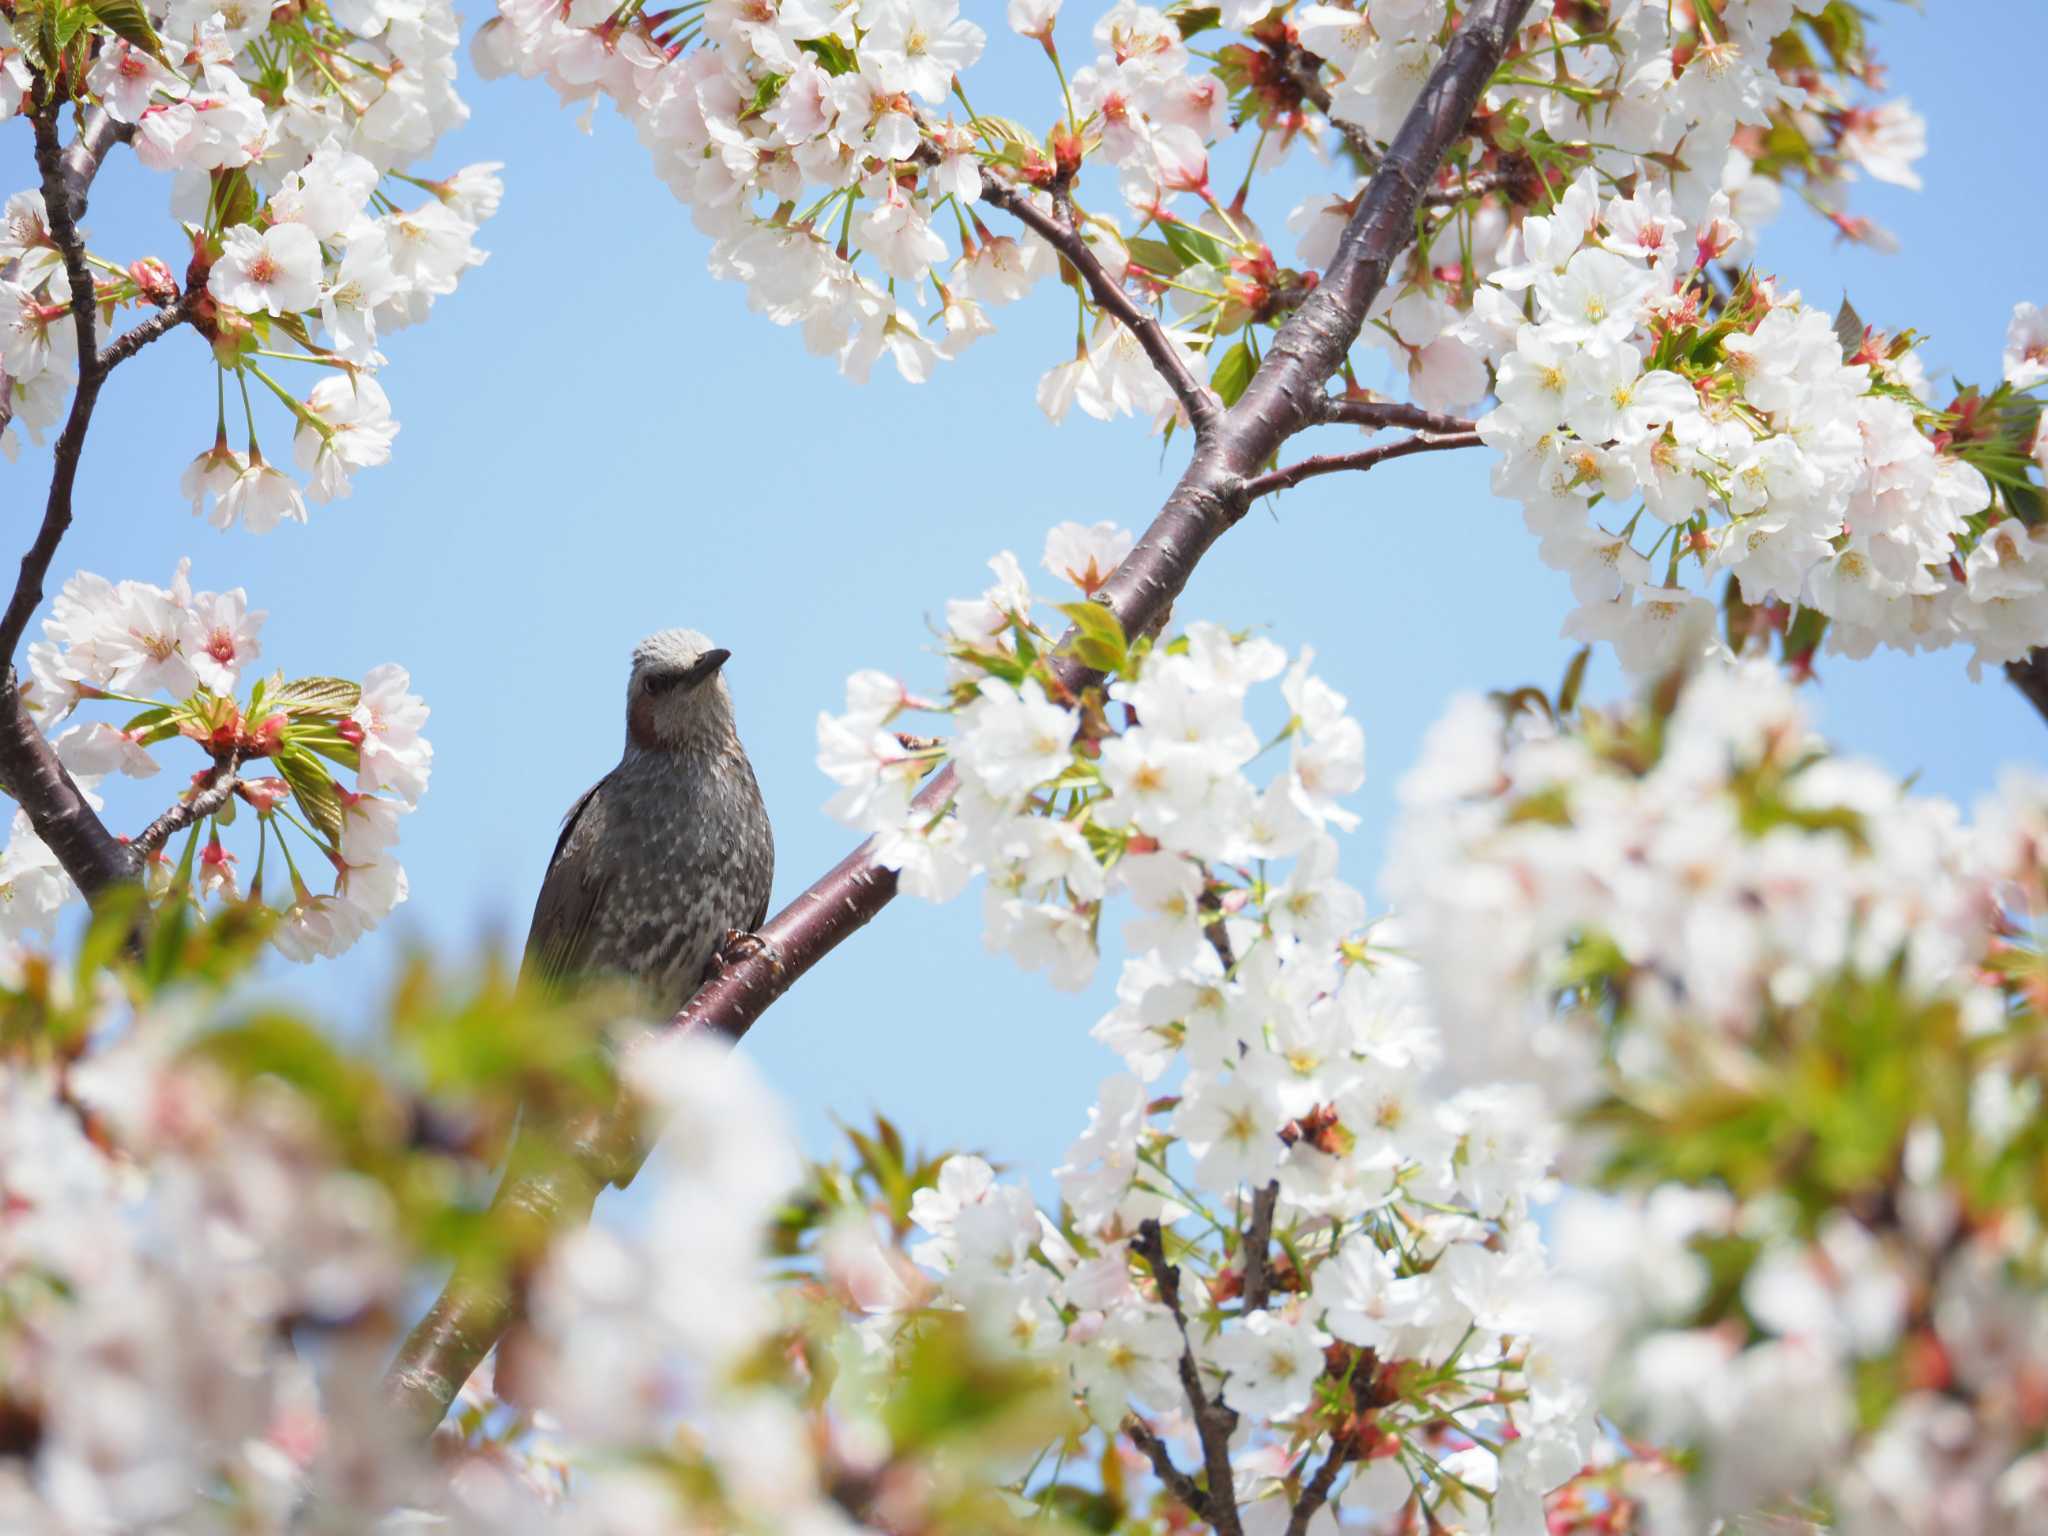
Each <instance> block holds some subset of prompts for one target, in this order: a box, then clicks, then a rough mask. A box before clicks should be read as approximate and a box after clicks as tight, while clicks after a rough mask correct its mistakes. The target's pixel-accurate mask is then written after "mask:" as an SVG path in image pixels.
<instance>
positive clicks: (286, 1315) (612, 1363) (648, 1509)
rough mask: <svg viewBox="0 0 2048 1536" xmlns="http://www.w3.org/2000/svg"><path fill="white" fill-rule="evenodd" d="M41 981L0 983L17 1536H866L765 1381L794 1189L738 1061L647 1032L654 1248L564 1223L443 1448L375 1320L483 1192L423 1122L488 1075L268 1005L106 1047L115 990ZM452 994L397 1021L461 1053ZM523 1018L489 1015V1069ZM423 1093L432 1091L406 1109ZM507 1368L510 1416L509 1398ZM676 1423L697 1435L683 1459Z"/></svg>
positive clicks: (0, 1189) (5, 1323) (4, 1347)
mask: <svg viewBox="0 0 2048 1536" xmlns="http://www.w3.org/2000/svg"><path fill="white" fill-rule="evenodd" d="M55 979H56V980H57V981H59V982H64V983H66V985H64V986H62V987H60V989H59V991H60V993H62V994H64V995H51V996H46V997H36V996H34V995H32V993H31V992H29V991H26V990H20V991H18V990H16V986H15V983H13V982H12V981H9V982H6V983H4V984H0V1008H4V1009H5V1010H6V1016H7V1018H8V1022H9V1025H10V1028H9V1031H8V1033H7V1034H6V1036H5V1039H6V1041H7V1045H6V1046H5V1048H4V1049H0V1201H4V1204H5V1210H6V1217H5V1220H4V1221H0V1296H4V1297H5V1299H6V1305H5V1306H4V1307H0V1425H4V1426H5V1430H6V1441H5V1443H6V1447H7V1454H6V1455H5V1456H0V1524H4V1526H5V1527H6V1529H8V1530H10V1531H23V1532H31V1531H33V1532H45V1531H47V1532H52V1533H55V1532H59V1531H82V1530H144V1529H177V1530H180V1531H191V1532H195V1533H199V1532H221V1533H225V1532H229V1531H236V1532H245V1533H246V1532H275V1533H280V1536H281V1533H283V1532H286V1531H306V1530H315V1531H337V1532H338V1531H345V1530H363V1529H367V1528H370V1527H371V1526H374V1525H377V1524H379V1523H380V1522H384V1521H387V1520H388V1521H392V1522H395V1523H399V1524H411V1523H417V1522H422V1521H428V1522H432V1523H433V1524H434V1525H435V1527H436V1528H437V1529H445V1530H451V1531H458V1532H469V1531H474V1532H478V1533H482V1532H485V1531H496V1530H505V1529H508V1528H510V1529H518V1530H531V1531H554V1532H562V1533H565V1536H582V1533H589V1536H596V1533H599V1532H602V1531H608V1530H610V1531H616V1530H620V1529H637V1530H669V1529H677V1528H680V1527H681V1526H682V1525H683V1524H684V1523H686V1522H690V1523H692V1528H695V1524H694V1522H698V1521H716V1522H718V1528H722V1529H742V1528H745V1529H764V1530H765V1529H773V1530H789V1531H812V1532H818V1533H824V1532H830V1531H848V1530H851V1529H853V1527H852V1526H851V1524H850V1523H849V1522H848V1521H847V1520H846V1518H845V1517H844V1515H842V1514H841V1513H840V1512H839V1510H838V1507H837V1506H836V1505H835V1504H833V1503H832V1501H831V1499H830V1497H829V1496H828V1494H827V1492H826V1490H825V1489H824V1487H823V1486H822V1484H821V1482H820V1480H819V1479H818V1477H816V1476H815V1475H812V1474H811V1473H810V1472H809V1470H808V1469H809V1467H810V1461H811V1455H812V1453H811V1450H810V1437H811V1430H812V1420H811V1418H810V1417H809V1416H808V1415H807V1414H806V1413H805V1412H804V1411H803V1407H804V1405H803V1400H802V1395H801V1391H800V1390H790V1389H789V1388H788V1387H787V1386H785V1385H783V1384H779V1383H777V1382H775V1381H772V1380H769V1379H767V1378H766V1377H765V1376H764V1375H763V1373H762V1372H761V1371H760V1370H759V1369H758V1367H757V1362H756V1361H755V1360H754V1356H755V1355H757V1354H758V1352H760V1351H761V1350H763V1349H764V1348H770V1349H772V1348H773V1347H775V1346H776V1344H777V1343H778V1342H779V1341H780V1340H782V1339H783V1338H784V1337H785V1336H786V1334H787V1333H788V1330H789V1329H790V1324H791V1313H790V1310H789V1309H788V1308H787V1307H786V1305H785V1300H784V1293H783V1292H782V1290H781V1289H780V1288H779V1287H778V1286H776V1284H775V1283H774V1279H773V1277H772V1275H771V1273H770V1271H769V1269H768V1268H767V1266H766V1265H765V1264H764V1263H763V1253H764V1248H765V1244H766V1242H767V1238H768V1233H769V1229H770V1227H771V1225H772V1222H773V1220H774V1218H775V1216H776V1215H777V1213H778V1211H779V1209H780V1208H781V1205H782V1203H783V1201H784V1200H785V1199H786V1197H787V1196H788V1195H789V1194H790V1192H791V1191H792V1190H793V1189H795V1188H796V1187H797V1185H798V1184H799V1183H800V1181H801V1178H802V1174H803V1169H802V1165H801V1163H800V1161H799V1159H798V1157H797V1155H796V1151H795V1144H794V1141H793V1139H792V1137H791V1135H790V1132H789V1130H788V1128H787V1126H786V1124H785V1123H784V1121H783V1119H782V1115H781V1109H780V1106H779V1105H778V1104H777V1103H776V1102H775V1100H774V1098H773V1096H772V1094H771V1093H770V1092H769V1091H768V1090H767V1088H766V1086H765V1085H764V1084H763V1083H762V1082H761V1080H760V1078H759V1077H758V1075H757V1074H756V1073H755V1071H754V1070H753V1069H752V1068H751V1067H749V1066H748V1065H747V1063H746V1062H745V1061H744V1060H743V1059H741V1058H739V1057H736V1056H734V1055H733V1054H732V1053H730V1052H729V1051H727V1050H726V1049H725V1048H723V1047H722V1046H720V1045H715V1044H711V1043H707V1042H704V1041H701V1040H691V1039H680V1038H668V1039H660V1038H655V1037H652V1036H649V1035H645V1034H642V1035H639V1036H637V1037H636V1038H634V1039H633V1040H632V1042H631V1043H630V1044H629V1046H628V1048H627V1049H626V1050H625V1051H624V1052H623V1054H622V1064H623V1069H624V1080H625V1084H626V1086H627V1087H628V1088H629V1089H630V1090H631V1093H632V1095H633V1100H634V1102H636V1103H637V1104H639V1105H640V1106H642V1109H643V1111H644V1113H645V1115H646V1119H647V1134H648V1135H649V1136H650V1138H651V1137H652V1136H654V1135H655V1134H656V1133H658V1132H659V1131H660V1130H661V1129H662V1128H663V1127H664V1126H670V1125H672V1126H674V1127H675V1131H676V1134H674V1135H673V1136H671V1137H669V1138H668V1139H666V1140H665V1141H663V1142H662V1143H661V1146H662V1149H663V1156H664V1158H665V1159H666V1160H667V1163H668V1168H667V1171H668V1173H669V1175H670V1178H669V1179H668V1181H667V1182H666V1184H665V1187H664V1193H662V1194H661V1195H660V1196H658V1197H657V1199H656V1200H655V1202H654V1204H653V1206H652V1208H651V1209H650V1211H649V1213H648V1216H649V1219H648V1221H647V1223H646V1225H645V1228H644V1229H643V1230H639V1231H631V1232H612V1231H606V1230H600V1229H589V1230H584V1231H580V1232H575V1233H563V1234H561V1235H560V1236H559V1237H558V1238H557V1240H556V1241H554V1242H553V1243H551V1244H550V1245H549V1246H548V1247H547V1248H546V1250H545V1251H544V1252H542V1253H540V1254H538V1255H536V1257H535V1263H534V1267H533V1271H532V1274H531V1276H530V1287H529V1289H530V1307H529V1309H528V1315H527V1317H526V1320H525V1323H524V1325H523V1327H522V1330H521V1334H520V1337H519V1339H518V1340H517V1361H516V1367H515V1366H514V1365H513V1364H511V1363H507V1364H505V1365H503V1366H501V1368H500V1369H498V1370H497V1371H496V1372H495V1373H494V1372H493V1371H492V1370H491V1369H490V1368H488V1367H487V1368H486V1369H485V1370H483V1371H482V1372H480V1373H479V1374H478V1376H477V1377H476V1378H474V1379H473V1380H472V1381H471V1382H470V1383H469V1384H468V1386H467V1387H466V1388H465V1389H464V1392H463V1395H462V1397H461V1398H460V1399H459V1401H458V1403H457V1405H456V1411H455V1416H454V1420H453V1422H452V1423H451V1425H450V1427H449V1428H448V1429H447V1430H445V1431H444V1432H443V1434H442V1435H441V1436H440V1437H439V1438H438V1439H436V1440H435V1441H434V1442H432V1443H429V1442H428V1441H427V1440H426V1439H425V1438H424V1437H423V1436H420V1435H417V1434H416V1433H413V1432H410V1431H408V1430H407V1429H405V1428H404V1427H403V1425H402V1424H401V1422H400V1421H398V1420H396V1419H395V1418H394V1416H393V1415H392V1413H391V1412H390V1408H389V1405H388V1402H387V1400H386V1397H385V1390H384V1388H383V1386H382V1385H381V1383H380V1378H381V1376H382V1375H383V1373H384V1370H385V1368H386V1364H387V1362H388V1360H389V1358H390V1353H391V1349H392V1345H393V1340H392V1339H391V1337H390V1329H391V1327H392V1325H393V1322H394V1320H396V1319H399V1318H402V1317H404V1316H405V1315H407V1312H408V1310H409V1307H410V1304H411V1299H412V1297H413V1296H414V1295H416V1292H417V1281H418V1278H419V1268H418V1266H419V1265H420V1263H421V1261H422V1260H423V1259H429V1258H432V1257H433V1256H434V1255H433V1253H432V1251H431V1250H430V1249H428V1248H427V1247H426V1246H425V1243H424V1241H423V1233H432V1232H437V1231H438V1232H441V1233H445V1232H446V1231H448V1230H449V1223H450V1221H451V1220H453V1219H457V1218H459V1216H460V1212H459V1211H457V1210H456V1209H454V1208H453V1206H452V1205H450V1204H448V1203H447V1202H449V1201H450V1199H451V1197H454V1196H458V1195H460V1194H462V1193H464V1192H466V1191H468V1190H469V1189H470V1188H471V1187H472V1186H473V1185H474V1184H475V1182H476V1179H477V1176H478V1174H479V1173H482V1174H485V1175H487V1174H488V1173H489V1169H488V1167H485V1168H482V1169H478V1168H476V1167H474V1166H471V1165H470V1164H469V1162H468V1160H466V1159H461V1158H451V1157H449V1156H447V1155H446V1152H445V1151H444V1150H436V1149H429V1148H421V1147H419V1146H418V1145H417V1144H416V1143H413V1142H411V1140H410V1138H409V1136H408V1132H407V1125H408V1119H409V1117H410V1116H412V1115H415V1114H417V1115H426V1116H436V1115H437V1116H440V1117H443V1119H444V1120H447V1119H448V1118H449V1117H454V1116H459V1115H461V1114H463V1113H465V1112H466V1111H467V1109H469V1108H471V1107H473V1106H471V1105H470V1104H468V1102H467V1101H468V1099H469V1098H470V1096H471V1095H472V1094H473V1093H474V1091H475V1090H476V1089H477V1088H478V1087H480V1086H481V1085H480V1084H478V1083H475V1082H463V1081H460V1080H457V1081H449V1080H447V1079H448V1067H447V1064H446V1058H445V1056H444V1058H443V1060H442V1063H441V1065H439V1066H438V1067H433V1066H429V1065H426V1063H429V1062H431V1061H432V1059H433V1058H432V1056H431V1054H429V1055H427V1056H425V1057H421V1056H419V1055H417V1054H414V1055H413V1056H411V1057H409V1058H408V1057H407V1056H406V1054H405V1052H404V1050H403V1048H402V1047H403V1044H404V1042H403V1040H402V1039H401V1040H400V1041H399V1042H397V1043H399V1044H400V1045H401V1051H400V1053H399V1055H400V1059H401V1060H404V1061H405V1063H406V1064H405V1065H404V1066H402V1067H399V1066H398V1065H397V1063H396V1062H393V1061H390V1060H386V1061H382V1062H380V1061H377V1060H374V1059H367V1058H366V1059H357V1058H351V1057H348V1056H345V1055H343V1054H342V1053H341V1051H340V1050H339V1049H338V1048H337V1047H336V1046H334V1045H333V1044H332V1043H331V1042H329V1041H327V1040H325V1039H323V1038H322V1036H321V1035H320V1033H319V1032H318V1030H317V1029H316V1028H315V1027H313V1026H312V1025H310V1024H306V1023H302V1022H301V1021H298V1020H294V1019H289V1018H286V1017H284V1016H281V1015H279V1014H277V1013H274V1012H273V1013H271V1014H269V1015H266V1016H263V1017H261V1018H258V1019H255V1020H251V1021H249V1022H246V1023H238V1022H232V1021H227V1022H223V1021H222V1020H220V1019H218V1018H210V1017H209V1016H208V1015H209V1012H210V1011H211V1010H210V1008H209V1003H208V1000H207V999H206V998H204V997H203V996H195V995H193V994H192V992H191V991H190V990H189V989H186V988H178V989H174V990H173V991H171V992H169V993H167V994H164V995H161V996H158V997H156V998H154V999H152V1000H151V1001H150V1002H149V1004H148V1005H147V1006H145V1007H143V1008H141V1009H139V1010H137V1011H136V1012H135V1013H133V1014H132V1015H130V1016H129V1017H127V1018H125V1019H123V1020H122V1021H121V1023H120V1027H119V1028H118V1029H107V1028H104V1027H103V1026H104V1025H106V1024H107V1023H108V1022H109V1021H108V1020H107V1019H106V1018H105V1017H104V1016H103V1015H105V1014H106V1013H108V1012H109V1011H110V1005H111V1003H112V1001H113V998H114V996H115V994H116V990H117V989H116V988H114V987H113V986H111V985H108V986H98V985H95V986H93V987H83V986H81V987H79V988H77V989H75V995H71V994H72V993H73V991H74V989H71V988H69V986H68V978H66V977H63V976H59V977H57V978H55ZM46 980H48V978H46ZM100 980H110V978H104V977H103V978H100ZM422 990H427V991H431V988H424V989H423V988H422V987H421V985H420V984H419V983H418V982H417V981H416V982H415V984H414V987H413V991H414V993H415V994H417V993H419V992H420V991H422ZM447 1001H448V1005H450V1006H452V1008H453V1009H454V1012H453V1013H451V1014H449V1015H448V1016H446V1017H437V1018H433V1019H421V1018H411V1019H407V1018H406V1017H405V1013H406V1011H407V1010H410V1009H415V1008H416V1006H417V996H415V998H414V999H413V1000H412V1001H410V1002H403V1003H401V1004H400V1005H399V1008H398V1016H397V1017H395V1018H394V1020H393V1021H392V1022H393V1025H394V1027H395V1028H400V1029H402V1028H404V1027H406V1026H407V1025H408V1024H409V1025H410V1027H411V1028H413V1029H414V1030H422V1029H423V1030H425V1031H426V1032H427V1033H428V1034H429V1035H434V1036H436V1037H437V1038H442V1039H450V1038H452V1037H449V1036H447V1035H446V1034H445V1033H444V1032H445V1031H446V1030H447V1029H449V1028H450V1027H451V1026H457V1020H458V1019H459V1015H460V1013H461V1012H462V1011H464V1010H469V1011H472V1012H473V1010H474V1009H475V1007H476V1003H475V1001H474V1000H463V999H459V998H450V999H448V1000H447ZM534 1006H535V1005H534V1004H533V1003H532V1002H531V1001H527V1002H523V1003H522V1002H517V1001H509V1000H508V998H507V997H505V996H504V995H499V996H497V997H496V998H495V1000H494V1003H493V1006H492V1007H491V1008H490V1010H489V1012H488V1017H489V1019H490V1022H491V1026H492V1027H493V1029H494V1030H496V1031H498V1034H497V1036H496V1038H495V1040H494V1044H493V1050H494V1051H497V1052H502V1051H504V1050H505V1049H506V1048H507V1046H508V1043H509V1041H510V1040H513V1039H517V1038H520V1036H519V1034H518V1031H517V1029H516V1027H515V1020H514V1018H513V1017H512V1016H513V1015H514V1014H515V1013H516V1012H517V1010H519V1009H521V1008H525V1009H531V1008H533V1007H534ZM430 1011H431V1010H430ZM30 1020H34V1021H36V1024H35V1025H34V1026H30V1025H29V1023H28V1021H30ZM74 1021H76V1022H77V1023H78V1025H79V1027H78V1030H77V1041H78V1042H80V1043H79V1044H62V1046H61V1048H60V1049H55V1050H53V1049H51V1047H52V1046H53V1045H57V1044H59V1043H60V1042H59V1041H58V1038H57V1031H56V1030H54V1029H51V1028H50V1026H53V1025H54V1026H61V1027H63V1028H68V1027H69V1026H70V1024H71V1023H72V1022H74ZM535 1022H536V1024H537V1025H539V1026H541V1027H544V1028H548V1029H552V1030H554V1031H557V1032H559V1031H561V1030H563V1029H576V1030H588V1029H591V1028H592V1025H593V1021H592V1020H591V1019H590V1018H588V1017H583V1016H576V1017H567V1016H562V1015H559V1014H558V1015H556V1016H553V1017H551V1018H547V1019H540V1018H538V1017H536V1019H535ZM17 1025H20V1026H22V1027H15V1026H17ZM458 1027H466V1028H474V1027H475V1019H474V1018H472V1020H471V1022H470V1023H469V1024H468V1025H467V1026H458ZM46 1030H47V1031H48V1032H46ZM508 1030H510V1034H509V1035H508V1034H507V1031H508ZM592 1038H593V1039H595V1035H593V1036H592ZM88 1040H89V1041H90V1042H91V1044H90V1045H89V1046H85V1045H83V1044H82V1043H83V1042H86V1041H88ZM414 1043H415V1044H417V1043H418V1041H417V1040H415V1042H414ZM394 1068H396V1070H394ZM470 1070H471V1071H474V1068H473V1067H472V1068H471V1069H470ZM436 1077H438V1078H439V1079H441V1081H439V1083H438V1085H437V1086H438V1088H439V1090H440V1092H439V1095H438V1096H437V1097H435V1098H432V1099H427V1098H421V1099H419V1100H417V1101H416V1102H415V1101H413V1100H412V1099H411V1098H410V1094H411V1093H417V1092H418V1084H419V1082H420V1081H421V1079H422V1078H429V1079H432V1078H436ZM408 1081H409V1082H410V1084H411V1088H410V1090H408V1088H407V1086H406V1084H407V1083H408ZM508 1113H509V1110H508ZM530 1125H531V1120H530V1118H529V1126H530ZM486 1187H487V1186H486ZM423 1201H424V1202H425V1203H424V1204H423V1203H422V1202H423ZM165 1234H175V1235H176V1239H177V1240H176V1241H171V1242H167V1241H165V1240H164V1237H165ZM515 1376H516V1378H517V1381H518V1392H519V1396H518V1400H517V1401H516V1402H514V1401H511V1400H510V1399H509V1398H508V1397H501V1396H499V1395H498V1393H499V1389H500V1388H503V1387H505V1386H506V1385H507V1383H508V1382H509V1381H510V1380H511V1379H512V1378H514V1377H515ZM849 1395H851V1394H850V1393H849ZM663 1405H666V1406H669V1407H675V1408H678V1409H680V1410H681V1412H683V1413H685V1414H687V1415H689V1416H690V1418H691V1419H692V1421H693V1422H696V1423H698V1424H699V1425H700V1426H701V1428H702V1430H703V1433H704V1436H705V1438H704V1440H703V1441H702V1442H701V1443H699V1444H698V1445H697V1446H696V1447H695V1451H694V1457H693V1459H692V1460H690V1461H688V1462H686V1461H685V1460H684V1459H683V1454H682V1451H681V1449H680V1444H679V1442H678V1441H677V1439H676V1438H675V1436H676V1430H677V1427H678V1420H677V1418H676V1417H675V1416H674V1415H672V1414H669V1413H665V1412H662V1411H660V1408H661V1407H662V1406H663ZM572 1467H573V1469H574V1475H575V1479H576V1492H577V1497H576V1499H575V1500H574V1501H573V1502H565V1500H564V1494H565V1492H566V1486H567V1481H568V1477H569V1475H570V1469H571V1468H572Z"/></svg>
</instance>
